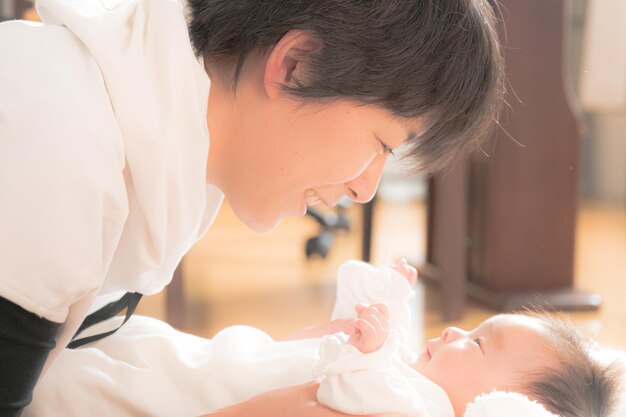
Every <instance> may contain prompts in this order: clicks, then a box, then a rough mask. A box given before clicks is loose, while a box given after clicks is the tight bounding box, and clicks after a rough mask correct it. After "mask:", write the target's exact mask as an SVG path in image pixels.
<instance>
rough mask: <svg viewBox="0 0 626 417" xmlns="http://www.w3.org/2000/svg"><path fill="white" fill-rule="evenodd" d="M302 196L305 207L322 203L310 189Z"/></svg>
mask: <svg viewBox="0 0 626 417" xmlns="http://www.w3.org/2000/svg"><path fill="white" fill-rule="evenodd" d="M304 195H305V197H306V205H307V206H309V207H311V206H314V205H316V204H319V203H321V201H322V199H321V198H320V196H319V195H317V193H316V192H315V190H312V189H310V188H309V189H308V190H306V192H305V193H304Z"/></svg>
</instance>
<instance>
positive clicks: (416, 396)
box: [313, 333, 454, 417]
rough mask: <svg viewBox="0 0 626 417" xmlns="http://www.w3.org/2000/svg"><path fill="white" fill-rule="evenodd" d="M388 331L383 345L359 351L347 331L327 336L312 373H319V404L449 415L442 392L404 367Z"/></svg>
mask: <svg viewBox="0 0 626 417" xmlns="http://www.w3.org/2000/svg"><path fill="white" fill-rule="evenodd" d="M399 343H400V342H399V340H398V337H397V334H395V333H392V334H391V335H390V337H389V339H388V340H387V342H386V343H385V345H384V346H383V347H382V348H380V349H379V350H376V351H374V352H370V353H367V354H363V353H361V352H360V351H359V350H358V349H357V348H356V347H354V346H352V345H350V344H348V336H347V335H345V334H343V333H339V334H336V335H332V336H326V337H324V339H323V340H322V344H321V347H320V360H319V362H318V363H317V365H316V366H315V368H314V369H313V374H314V375H315V376H316V377H319V378H321V382H320V387H319V390H318V392H317V399H318V401H319V402H320V404H323V405H325V406H327V407H329V408H332V409H335V410H338V411H341V412H343V413H346V414H354V415H360V414H374V413H398V414H402V415H405V416H407V417H453V416H454V411H453V409H452V405H451V404H450V400H449V399H448V397H447V395H446V393H445V392H444V391H443V389H442V388H440V387H439V386H438V385H436V384H435V383H433V382H432V381H430V380H428V379H427V378H425V377H423V376H422V375H420V374H419V373H418V372H417V371H415V370H414V369H412V368H411V367H410V366H408V365H407V364H406V363H405V362H404V361H403V360H402V359H401V356H400V355H399V352H398V345H399Z"/></svg>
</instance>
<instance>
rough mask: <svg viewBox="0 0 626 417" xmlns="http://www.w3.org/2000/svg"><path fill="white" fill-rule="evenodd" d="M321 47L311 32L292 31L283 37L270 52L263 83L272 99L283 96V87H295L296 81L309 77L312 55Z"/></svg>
mask: <svg viewBox="0 0 626 417" xmlns="http://www.w3.org/2000/svg"><path fill="white" fill-rule="evenodd" d="M320 47H321V44H320V42H319V40H318V39H317V38H316V37H315V36H314V35H313V34H311V33H310V32H307V31H304V30H291V31H289V32H287V33H286V34H285V36H283V37H282V39H281V40H280V41H278V43H277V44H276V45H275V46H274V48H273V49H272V51H271V52H270V54H269V56H268V58H267V61H266V63H265V74H264V77H263V83H264V87H265V92H266V94H267V95H268V96H269V97H270V98H274V97H277V96H278V95H280V94H281V92H282V90H281V86H290V87H295V86H296V85H297V83H296V80H297V81H300V82H303V81H304V80H306V77H307V69H308V68H307V66H308V63H309V58H310V56H311V54H312V53H314V52H316V51H318V50H319V49H320Z"/></svg>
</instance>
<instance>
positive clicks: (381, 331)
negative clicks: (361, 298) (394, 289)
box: [348, 304, 389, 353]
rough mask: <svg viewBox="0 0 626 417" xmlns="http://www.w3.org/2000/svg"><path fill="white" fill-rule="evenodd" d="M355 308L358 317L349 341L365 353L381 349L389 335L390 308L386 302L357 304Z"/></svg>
mask: <svg viewBox="0 0 626 417" xmlns="http://www.w3.org/2000/svg"><path fill="white" fill-rule="evenodd" d="M354 309H355V310H356V313H357V318H355V319H354V320H353V328H352V331H351V332H350V338H349V339H348V342H349V343H350V344H352V345H354V346H356V347H357V348H358V349H359V350H360V351H361V352H363V353H370V352H373V351H375V350H378V349H380V348H381V347H382V345H384V344H385V341H386V340H387V338H388V337H389V309H388V308H387V306H386V305H385V304H372V305H371V306H364V305H362V304H357V305H356V306H354Z"/></svg>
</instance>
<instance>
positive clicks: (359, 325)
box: [354, 318, 376, 338]
mask: <svg viewBox="0 0 626 417" xmlns="http://www.w3.org/2000/svg"><path fill="white" fill-rule="evenodd" d="M354 327H355V328H356V329H358V330H360V331H361V334H362V335H363V337H364V338H375V337H376V328H375V327H374V325H373V324H372V323H370V322H369V321H367V320H364V319H362V318H358V319H356V322H355V323H354Z"/></svg>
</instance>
